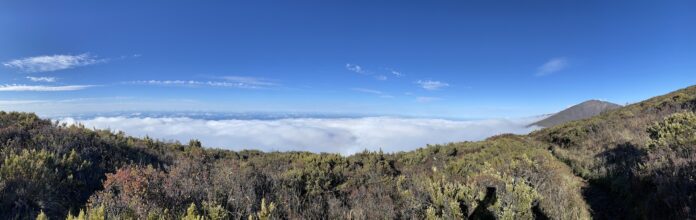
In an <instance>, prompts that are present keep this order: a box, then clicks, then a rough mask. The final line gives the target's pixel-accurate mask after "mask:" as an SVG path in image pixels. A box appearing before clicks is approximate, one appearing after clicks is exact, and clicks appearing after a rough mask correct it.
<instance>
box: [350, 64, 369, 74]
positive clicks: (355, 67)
mask: <svg viewBox="0 0 696 220" xmlns="http://www.w3.org/2000/svg"><path fill="white" fill-rule="evenodd" d="M346 69H347V70H350V71H353V72H355V73H360V74H367V71H365V70H364V69H363V68H362V67H361V66H359V65H355V64H350V63H346Z"/></svg>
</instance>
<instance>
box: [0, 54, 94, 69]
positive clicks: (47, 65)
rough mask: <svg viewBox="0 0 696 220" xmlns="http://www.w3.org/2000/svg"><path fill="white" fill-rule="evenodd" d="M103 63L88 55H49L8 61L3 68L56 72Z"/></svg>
mask: <svg viewBox="0 0 696 220" xmlns="http://www.w3.org/2000/svg"><path fill="white" fill-rule="evenodd" d="M100 62H104V60H100V59H97V58H96V57H94V56H91V55H90V54H88V53H83V54H79V55H50V56H36V57H27V58H21V59H16V60H10V61H7V62H4V63H3V66H5V67H9V68H14V69H18V70H21V71H23V72H29V73H36V72H51V71H57V70H64V69H70V68H74V67H78V66H87V65H92V64H96V63H100Z"/></svg>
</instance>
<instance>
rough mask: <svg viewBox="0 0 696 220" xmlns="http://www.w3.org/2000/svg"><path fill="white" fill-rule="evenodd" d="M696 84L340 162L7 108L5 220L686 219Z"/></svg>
mask: <svg viewBox="0 0 696 220" xmlns="http://www.w3.org/2000/svg"><path fill="white" fill-rule="evenodd" d="M694 110H696V87H690V88H687V89H683V90H679V91H677V92H674V93H671V94H668V95H664V96H660V97H656V98H653V99H650V100H647V101H645V102H642V103H637V104H633V105H630V106H627V107H624V108H620V109H616V110H612V111H609V112H605V113H603V114H601V115H599V116H597V117H593V118H590V119H586V120H580V121H573V122H569V123H566V124H563V125H559V126H556V127H552V128H548V129H544V130H540V131H538V132H535V133H533V134H530V135H527V136H518V135H501V136H496V137H492V138H489V139H488V140H485V141H480V142H461V143H451V144H447V145H435V146H427V147H425V148H422V149H418V150H414V151H410V152H403V153H394V154H385V153H381V152H363V153H359V154H355V155H352V156H348V157H344V156H340V155H337V154H314V153H307V152H270V153H263V152H259V151H241V152H233V151H227V150H218V149H206V148H202V147H201V143H200V142H198V141H196V140H192V141H191V142H190V143H188V144H180V143H164V142H160V141H156V140H152V139H149V138H144V139H139V138H132V137H128V136H125V135H124V134H123V133H113V132H110V131H104V130H97V131H94V130H90V129H85V128H83V127H80V126H65V125H61V124H55V123H51V122H50V121H48V120H43V119H39V118H38V117H36V116H35V115H34V114H28V113H5V112H0V219H34V218H37V217H48V218H50V219H62V218H66V217H67V218H68V219H85V218H89V219H104V218H108V219H242V218H245V219H589V218H598V219H604V218H612V219H615V218H619V219H625V218H629V219H631V218H638V219H645V218H674V219H683V218H692V217H693V215H694V214H693V213H694V205H695V204H694V203H695V202H694V201H695V200H694V198H696V195H695V192H696V188H694V173H696V172H695V171H696V169H694V168H696V163H694V160H693V158H696V157H694V154H695V153H696V152H694V149H695V148H694V147H695V146H696V134H695V133H694V132H696V115H694Z"/></svg>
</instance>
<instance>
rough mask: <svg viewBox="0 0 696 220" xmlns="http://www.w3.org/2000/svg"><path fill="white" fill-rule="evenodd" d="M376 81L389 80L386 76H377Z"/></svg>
mask: <svg viewBox="0 0 696 220" xmlns="http://www.w3.org/2000/svg"><path fill="white" fill-rule="evenodd" d="M375 79H376V80H381V81H384V80H387V79H388V78H387V76H385V75H377V76H375Z"/></svg>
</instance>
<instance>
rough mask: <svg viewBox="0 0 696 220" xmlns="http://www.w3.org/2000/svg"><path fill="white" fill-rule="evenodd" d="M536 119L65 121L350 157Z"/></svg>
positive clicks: (518, 129)
mask: <svg viewBox="0 0 696 220" xmlns="http://www.w3.org/2000/svg"><path fill="white" fill-rule="evenodd" d="M538 119H539V118H525V119H516V120H507V119H495V120H479V121H452V120H443V119H409V118H393V117H367V118H351V119H315V118H299V119H280V120H201V119H191V118H133V117H97V118H93V119H88V120H80V121H78V120H76V119H74V118H63V119H61V120H60V121H62V122H66V123H68V124H75V123H82V124H84V125H85V126H86V127H94V128H100V129H113V130H118V131H124V132H126V133H127V134H129V135H136V136H139V137H143V136H146V135H147V136H150V137H154V138H158V139H162V140H178V141H181V142H184V143H185V142H187V141H188V140H190V139H194V138H195V139H199V140H201V141H202V142H203V144H204V145H205V146H208V147H222V148H226V149H231V150H242V149H258V150H263V151H310V152H334V153H341V154H344V155H350V154H354V153H356V152H360V151H362V150H364V149H368V150H373V151H375V150H380V149H381V150H384V151H386V152H398V151H408V150H413V149H416V148H418V147H424V146H426V144H444V143H449V142H457V141H476V140H482V139H485V138H487V137H490V136H493V135H497V134H503V133H516V134H525V133H528V132H530V131H532V130H534V129H535V128H528V127H527V126H526V125H528V124H530V123H532V122H534V121H536V120H538Z"/></svg>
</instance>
